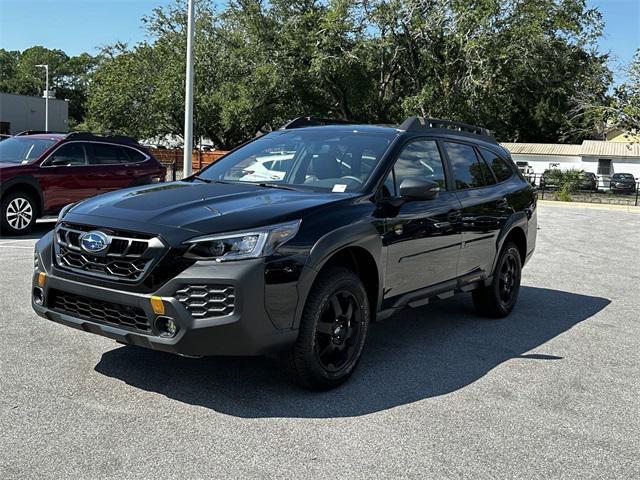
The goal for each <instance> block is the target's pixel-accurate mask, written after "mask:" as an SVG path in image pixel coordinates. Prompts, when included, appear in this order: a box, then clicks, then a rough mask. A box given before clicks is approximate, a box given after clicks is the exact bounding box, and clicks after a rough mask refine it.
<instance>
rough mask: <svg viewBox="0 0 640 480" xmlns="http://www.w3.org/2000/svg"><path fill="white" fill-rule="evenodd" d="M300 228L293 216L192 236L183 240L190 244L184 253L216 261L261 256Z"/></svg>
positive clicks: (293, 234) (298, 221) (200, 258)
mask: <svg viewBox="0 0 640 480" xmlns="http://www.w3.org/2000/svg"><path fill="white" fill-rule="evenodd" d="M299 228H300V220H296V221H293V222H287V223H280V224H277V225H271V226H269V227H263V228H256V229H253V230H247V231H245V232H234V233H227V234H221V235H208V236H204V237H196V238H192V239H191V240H188V241H186V242H185V243H186V244H188V245H190V247H189V249H188V250H187V252H186V253H185V257H187V258H193V259H196V260H216V261H218V262H226V261H229V260H242V259H246V258H258V257H262V256H264V255H269V254H271V253H273V252H275V251H276V250H277V249H278V248H279V247H280V246H282V245H283V244H285V243H286V242H288V241H289V240H291V239H292V238H293V237H295V235H296V233H298V229H299Z"/></svg>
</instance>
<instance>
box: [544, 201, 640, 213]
mask: <svg viewBox="0 0 640 480" xmlns="http://www.w3.org/2000/svg"><path fill="white" fill-rule="evenodd" d="M538 203H539V204H541V205H545V206H547V205H549V206H554V207H568V208H590V209H593V210H609V211H611V210H615V211H619V212H620V211H622V212H632V213H640V207H634V206H633V205H611V204H606V203H586V202H561V201H559V200H538Z"/></svg>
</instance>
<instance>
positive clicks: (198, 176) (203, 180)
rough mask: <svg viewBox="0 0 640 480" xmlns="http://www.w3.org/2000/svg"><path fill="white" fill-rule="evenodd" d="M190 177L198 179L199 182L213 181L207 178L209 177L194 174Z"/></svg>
mask: <svg viewBox="0 0 640 480" xmlns="http://www.w3.org/2000/svg"><path fill="white" fill-rule="evenodd" d="M191 178H192V179H193V180H200V181H201V182H204V183H211V182H213V180H211V179H209V178H204V177H201V176H200V175H194V176H193V177H191Z"/></svg>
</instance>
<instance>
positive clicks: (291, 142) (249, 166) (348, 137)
mask: <svg viewBox="0 0 640 480" xmlns="http://www.w3.org/2000/svg"><path fill="white" fill-rule="evenodd" d="M393 138H394V134H393V133H390V134H389V135H388V136H383V135H380V134H379V133H377V134H376V135H370V134H366V133H360V132H344V131H339V132H336V131H317V130H316V131H306V132H304V131H288V132H274V133H270V134H269V135H265V136H264V137H262V138H260V139H258V140H255V141H253V142H251V143H249V144H247V145H245V146H244V147H241V148H240V149H238V150H236V151H235V152H233V153H231V154H229V155H227V156H226V157H224V158H222V159H221V160H219V161H218V162H216V163H214V164H213V165H211V166H210V167H209V168H207V169H205V170H203V171H202V172H200V173H199V174H198V176H199V177H201V178H205V179H208V180H219V181H230V182H247V183H269V184H275V185H282V186H283V187H284V186H294V187H301V188H309V189H312V190H319V191H332V192H355V191H359V190H360V189H361V188H362V186H363V185H364V184H365V183H366V181H367V180H368V179H369V177H370V176H371V174H372V173H373V171H374V169H375V167H376V166H377V165H378V163H379V162H380V159H381V158H382V156H383V155H384V153H385V152H386V151H387V148H388V147H389V145H390V143H391V141H392V140H393Z"/></svg>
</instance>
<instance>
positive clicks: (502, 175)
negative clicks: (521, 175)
mask: <svg viewBox="0 0 640 480" xmlns="http://www.w3.org/2000/svg"><path fill="white" fill-rule="evenodd" d="M480 153H481V154H482V156H483V157H484V160H485V161H486V162H487V164H488V165H489V166H490V167H491V170H493V173H494V174H495V176H496V178H497V179H498V182H504V181H505V180H508V179H509V178H511V176H512V175H513V170H512V169H511V167H510V166H509V164H508V163H507V161H506V160H505V159H503V158H500V157H499V156H498V155H496V154H495V153H493V152H492V151H491V150H487V149H486V148H481V149H480ZM520 163H524V164H525V165H524V166H527V162H520Z"/></svg>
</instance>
